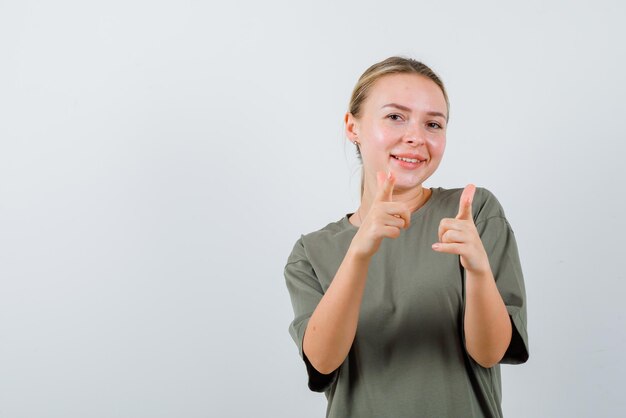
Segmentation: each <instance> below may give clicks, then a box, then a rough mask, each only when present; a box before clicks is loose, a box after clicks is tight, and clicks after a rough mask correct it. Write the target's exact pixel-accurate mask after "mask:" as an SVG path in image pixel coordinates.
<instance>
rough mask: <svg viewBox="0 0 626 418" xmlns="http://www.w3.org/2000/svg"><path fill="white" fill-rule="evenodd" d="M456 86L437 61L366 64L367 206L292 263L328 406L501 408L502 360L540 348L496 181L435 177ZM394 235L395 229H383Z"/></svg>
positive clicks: (362, 105)
mask: <svg viewBox="0 0 626 418" xmlns="http://www.w3.org/2000/svg"><path fill="white" fill-rule="evenodd" d="M448 119H449V103H448V97H447V94H446V91H445V88H444V86H443V83H442V82H441V80H440V79H439V78H438V76H437V75H436V74H435V73H434V72H433V71H432V70H431V69H430V68H428V67H427V66H426V65H424V64H423V63H420V62H418V61H415V60H412V59H406V58H401V57H391V58H388V59H386V60H384V61H382V62H379V63H377V64H374V65H373V66H371V67H370V68H369V69H367V70H366V71H365V73H363V75H362V76H361V77H360V79H359V81H358V82H357V85H356V87H355V88H354V91H353V93H352V98H351V101H350V105H349V111H348V112H347V113H346V116H345V130H346V135H347V137H348V139H349V140H350V141H351V142H352V143H353V144H354V145H355V147H356V151H357V154H358V156H359V158H360V160H361V161H362V164H363V167H362V180H361V204H360V206H359V208H358V209H357V210H356V211H355V212H354V213H348V214H346V215H345V216H343V217H342V218H341V219H339V220H338V221H336V222H332V223H330V224H328V225H327V226H325V227H324V228H322V229H320V230H318V231H315V232H311V233H308V234H305V235H301V236H300V238H299V239H298V240H297V242H296V243H295V245H294V247H293V251H292V253H291V254H290V255H289V258H288V260H287V264H286V266H285V279H286V283H287V288H288V290H289V294H290V297H291V302H292V305H293V309H294V315H295V318H294V319H293V321H292V322H291V325H290V327H289V332H290V334H291V336H292V338H293V339H294V342H295V343H296V345H297V347H298V350H299V353H300V356H301V357H302V359H303V360H304V363H305V365H306V369H307V373H308V379H309V380H308V385H309V388H310V389H311V390H313V391H318V392H325V395H326V398H327V400H328V408H327V414H326V416H327V417H337V418H346V417H358V418H367V417H372V418H373V417H376V418H380V417H393V418H403V417H462V418H470V417H501V416H502V409H501V380H500V366H499V365H500V364H501V363H509V364H519V363H524V362H525V361H526V360H527V359H528V336H527V331H526V318H527V315H526V295H525V289H524V279H523V275H522V269H521V265H520V260H519V254H518V249H517V245H516V241H515V236H514V233H513V230H512V229H511V226H510V224H509V223H508V221H507V219H506V217H505V214H504V210H503V209H502V207H501V205H500V203H499V202H498V200H497V199H496V197H495V196H494V195H493V194H492V193H491V192H490V191H489V190H487V189H486V188H482V187H476V186H474V185H473V184H469V185H468V186H467V187H465V188H456V189H444V188H441V187H435V188H424V187H423V183H424V181H426V180H427V179H428V178H429V177H430V176H431V175H432V174H433V173H434V172H435V170H436V169H437V167H438V166H439V163H440V162H441V159H442V157H443V152H444V149H445V145H446V127H447V123H448ZM385 238H388V239H385Z"/></svg>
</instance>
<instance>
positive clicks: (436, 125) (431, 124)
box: [428, 122, 443, 129]
mask: <svg viewBox="0 0 626 418" xmlns="http://www.w3.org/2000/svg"><path fill="white" fill-rule="evenodd" d="M433 125H435V127H436V128H437V129H443V128H442V127H441V125H439V124H438V123H437V122H430V123H429V124H428V126H431V127H432V126H433Z"/></svg>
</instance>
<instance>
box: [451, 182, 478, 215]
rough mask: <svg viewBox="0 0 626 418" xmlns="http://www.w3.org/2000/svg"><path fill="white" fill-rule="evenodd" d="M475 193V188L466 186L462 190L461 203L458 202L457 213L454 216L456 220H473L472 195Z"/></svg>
mask: <svg viewBox="0 0 626 418" xmlns="http://www.w3.org/2000/svg"><path fill="white" fill-rule="evenodd" d="M475 192H476V186H475V185H473V184H468V185H467V186H465V189H463V193H462V194H461V201H460V202H459V213H458V214H457V215H456V219H465V220H473V219H474V218H473V215H472V201H473V200H474V193H475Z"/></svg>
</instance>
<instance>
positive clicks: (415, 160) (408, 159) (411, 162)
mask: <svg viewBox="0 0 626 418" xmlns="http://www.w3.org/2000/svg"><path fill="white" fill-rule="evenodd" d="M391 156H392V157H393V158H395V159H396V160H398V161H402V162H405V163H409V164H419V163H421V162H424V161H425V160H418V159H417V158H404V157H397V156H395V155H393V154H392V155H391Z"/></svg>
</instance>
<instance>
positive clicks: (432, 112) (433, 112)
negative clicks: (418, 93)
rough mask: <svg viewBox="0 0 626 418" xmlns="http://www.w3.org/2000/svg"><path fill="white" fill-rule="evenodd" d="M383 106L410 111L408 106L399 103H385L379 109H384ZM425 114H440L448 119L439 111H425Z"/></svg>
mask: <svg viewBox="0 0 626 418" xmlns="http://www.w3.org/2000/svg"><path fill="white" fill-rule="evenodd" d="M385 107H395V108H396V109H400V110H404V111H405V112H410V111H411V108H410V107H406V106H402V105H401V104H398V103H387V104H386V105H384V106H383V107H381V109H384V108H385ZM426 114H427V115H429V116H441V117H442V118H444V119H445V120H448V119H447V118H446V115H444V114H443V113H441V112H435V111H430V112H426Z"/></svg>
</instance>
